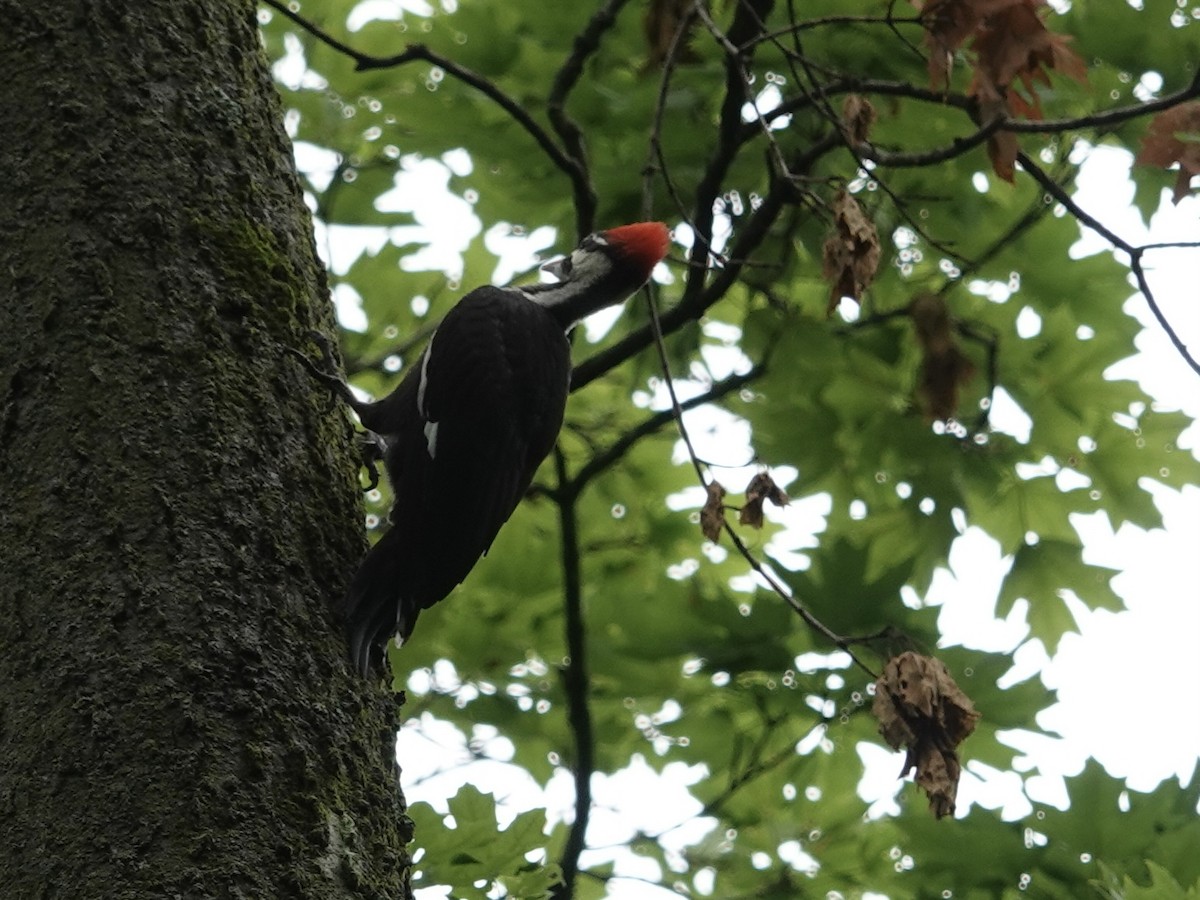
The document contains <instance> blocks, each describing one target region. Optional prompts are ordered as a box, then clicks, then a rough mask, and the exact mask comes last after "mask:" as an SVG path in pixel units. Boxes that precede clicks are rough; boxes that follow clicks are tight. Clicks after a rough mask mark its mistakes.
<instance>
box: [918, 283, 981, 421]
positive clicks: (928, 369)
mask: <svg viewBox="0 0 1200 900" xmlns="http://www.w3.org/2000/svg"><path fill="white" fill-rule="evenodd" d="M908 315H909V317H910V318H911V319H912V321H913V326H914V328H915V331H916V335H917V342H918V343H919V344H920V345H921V352H922V358H921V377H920V380H919V382H918V385H917V389H918V391H919V392H920V394H921V397H922V399H923V400H924V401H925V411H926V413H927V414H928V415H929V417H930V418H931V419H941V420H943V421H944V420H946V419H951V418H953V417H954V414H955V412H957V410H958V394H959V389H960V388H961V387H962V386H963V385H965V384H966V383H967V382H969V381H970V380H971V379H972V378H973V377H974V375H975V364H974V363H972V362H971V360H970V359H968V358H967V356H966V354H964V353H963V352H962V349H961V347H960V346H959V342H958V335H957V334H956V333H955V330H954V321H953V319H952V318H951V317H950V310H949V309H947V307H946V301H945V300H944V299H943V298H942V297H941V296H939V295H938V294H918V295H917V296H916V297H914V298H913V301H912V303H910V304H909V305H908Z"/></svg>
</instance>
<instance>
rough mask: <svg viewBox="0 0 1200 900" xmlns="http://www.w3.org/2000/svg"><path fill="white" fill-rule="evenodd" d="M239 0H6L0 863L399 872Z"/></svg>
mask: <svg viewBox="0 0 1200 900" xmlns="http://www.w3.org/2000/svg"><path fill="white" fill-rule="evenodd" d="M254 16H255V11H254V6H253V4H252V3H250V2H246V0H203V2H200V0H197V2H188V3H180V2H178V0H143V2H140V3H124V2H119V0H90V2H89V0H74V2H67V0H62V2H49V0H43V2H38V3H28V2H27V0H0V23H2V24H0V78H2V79H3V87H2V88H0V126H2V127H3V134H2V135H0V885H3V887H2V888H0V893H2V894H3V896H4V897H6V898H7V897H12V898H25V897H70V898H114V897H115V898H124V897H139V898H141V897H156V898H157V897H168V898H169V897H184V898H191V897H247V898H256V900H258V898H266V897H313V898H321V900H328V898H342V897H388V898H393V897H403V896H407V894H408V893H409V892H408V888H407V874H408V857H407V855H406V854H405V851H404V847H403V843H404V841H405V840H407V838H408V837H409V833H408V832H409V830H410V828H409V825H408V821H407V819H406V818H405V817H404V810H403V798H402V797H401V795H400V793H399V789H398V786H397V782H396V779H395V777H394V773H393V771H392V769H393V762H392V757H393V753H394V749H393V748H394V726H395V711H394V708H393V704H394V699H393V698H392V697H391V696H390V695H389V694H387V693H385V692H383V691H380V690H378V689H377V688H373V687H372V686H369V685H366V684H365V683H363V682H362V681H361V680H359V679H357V678H355V677H354V676H353V675H352V673H351V672H350V667H349V665H348V663H347V660H346V658H345V653H346V650H345V644H344V642H343V639H342V637H341V633H340V628H339V626H338V624H337V623H336V622H335V621H334V618H333V616H332V615H331V614H330V612H329V607H330V602H331V601H332V600H333V599H334V598H336V597H337V596H338V595H339V593H340V592H341V591H342V589H343V587H344V584H345V581H346V578H347V576H348V573H349V571H350V570H351V568H352V566H353V565H354V562H355V560H356V559H357V557H358V556H359V554H360V553H361V551H362V529H361V524H360V522H361V506H360V503H359V499H358V496H357V493H358V486H357V484H356V482H355V479H354V475H353V473H354V471H355V465H354V461H353V459H352V458H351V454H352V447H351V444H350V442H349V441H348V439H347V429H346V425H345V421H344V419H343V417H342V416H341V415H340V413H339V412H338V411H336V410H335V409H333V408H331V405H330V404H329V403H328V401H327V398H326V395H325V392H324V391H323V390H322V389H321V388H320V387H318V386H316V385H314V384H313V383H312V380H311V378H310V377H309V375H308V373H307V372H306V371H305V370H304V369H303V368H302V367H301V366H300V365H298V363H297V361H296V360H295V359H293V358H291V357H290V356H288V355H287V353H286V352H285V348H287V347H298V348H304V347H306V345H307V342H306V340H305V337H304V335H305V332H306V331H307V330H308V329H310V328H324V329H329V328H330V325H331V319H330V306H329V303H328V299H327V294H326V290H325V283H324V278H323V274H322V272H321V269H320V267H319V265H318V263H317V262H316V260H315V257H314V253H313V241H312V233H311V225H310V220H309V215H308V212H307V210H306V209H305V207H304V205H303V202H302V199H301V197H300V195H299V191H298V189H297V184H296V178H295V172H294V168H293V164H292V156H291V147H290V145H289V142H288V140H287V138H286V136H285V135H284V133H283V131H282V127H281V124H280V109H279V103H278V98H277V96H276V94H275V90H274V87H273V86H272V84H271V82H270V79H269V75H268V71H267V66H266V62H265V60H264V58H263V55H262V53H261V50H260V45H259V38H258V35H257V32H256V23H255V17H254Z"/></svg>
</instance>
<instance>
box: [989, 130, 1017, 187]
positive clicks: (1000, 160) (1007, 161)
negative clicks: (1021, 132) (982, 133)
mask: <svg viewBox="0 0 1200 900" xmlns="http://www.w3.org/2000/svg"><path fill="white" fill-rule="evenodd" d="M1020 152H1021V145H1020V144H1019V143H1018V142H1017V136H1016V135H1015V134H1013V133H1012V132H1011V131H997V132H996V133H995V134H993V135H992V136H991V137H990V138H988V142H987V153H988V159H989V160H991V162H992V170H993V171H994V172H995V173H996V174H997V175H998V176H1000V177H1001V178H1003V179H1004V180H1005V181H1007V182H1008V183H1009V184H1012V183H1013V178H1014V177H1015V175H1016V171H1017V154H1018V153H1020Z"/></svg>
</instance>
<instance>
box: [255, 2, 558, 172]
mask: <svg viewBox="0 0 1200 900" xmlns="http://www.w3.org/2000/svg"><path fill="white" fill-rule="evenodd" d="M262 2H263V3H264V4H266V5H267V6H269V7H271V8H272V9H274V10H276V11H277V12H278V13H279V14H280V15H282V16H284V17H286V18H288V19H290V20H291V21H293V22H295V23H296V24H297V25H299V26H300V27H301V28H302V29H304V30H305V31H307V32H308V33H309V34H311V35H312V36H313V37H315V38H316V39H317V40H319V41H321V43H323V44H325V45H327V46H329V47H332V48H333V49H334V50H336V51H338V52H339V53H341V54H343V55H344V56H347V57H349V58H350V59H352V60H354V68H355V70H356V71H359V72H364V71H368V70H371V69H390V68H394V67H397V66H402V65H404V64H406V63H410V62H414V61H418V60H419V61H424V62H427V63H431V64H432V65H435V66H437V67H438V68H440V69H442V70H443V71H444V72H446V74H447V75H450V76H452V77H453V78H456V79H458V80H459V81H461V82H462V83H463V84H467V85H470V86H471V87H473V88H475V89H476V90H477V91H479V92H480V93H481V94H483V95H484V96H486V97H487V98H488V99H490V100H492V101H493V102H494V103H495V104H496V105H497V106H499V107H500V108H501V109H503V110H504V111H505V112H506V113H508V114H509V115H510V116H512V118H513V120H514V121H516V123H517V124H518V125H520V126H521V127H522V128H523V129H525V132H526V133H527V134H528V135H529V136H530V137H532V138H533V139H534V141H535V142H537V145H538V146H539V147H541V148H542V150H543V152H545V154H546V155H547V156H548V157H550V161H551V162H552V163H554V165H555V167H556V168H558V169H559V170H560V171H562V172H564V173H565V174H566V175H567V177H568V178H570V179H571V183H572V184H575V182H576V179H577V178H578V177H579V173H578V170H577V168H576V166H575V164H574V161H573V160H572V159H571V158H570V157H569V156H567V155H566V154H565V153H563V151H562V149H561V148H560V147H559V146H558V145H557V144H556V143H554V139H553V138H552V137H550V134H549V133H548V132H547V131H546V130H545V129H544V128H542V126H541V125H539V124H538V123H537V122H535V121H534V119H533V117H532V116H530V115H529V113H527V112H526V111H525V110H524V108H523V107H522V106H521V105H520V104H519V103H517V101H516V100H514V99H513V98H512V97H510V96H509V95H508V94H506V93H504V91H502V90H500V88H499V87H497V86H496V85H495V84H493V83H492V82H491V81H489V80H488V79H486V78H484V77H483V76H482V75H479V74H477V73H476V72H472V71H471V70H470V69H468V68H466V67H465V66H460V65H459V64H458V63H456V62H454V61H453V60H451V59H449V58H448V57H445V56H442V55H441V54H440V53H435V52H434V51H432V50H430V49H429V48H428V47H426V46H425V45H424V44H407V45H406V46H405V49H404V52H403V53H398V54H396V55H395V56H386V57H385V56H371V55H370V54H367V53H361V52H359V51H358V50H355V49H354V48H353V47H351V46H349V45H348V44H344V43H342V42H341V41H339V40H337V39H336V38H334V37H332V36H331V35H329V34H327V33H326V32H324V31H322V30H321V29H320V28H318V27H317V26H316V25H314V24H313V23H312V22H309V21H308V20H307V19H305V18H304V17H303V16H301V15H299V14H298V13H294V12H292V11H291V10H290V9H288V7H287V5H286V4H285V3H283V2H282V0H262Z"/></svg>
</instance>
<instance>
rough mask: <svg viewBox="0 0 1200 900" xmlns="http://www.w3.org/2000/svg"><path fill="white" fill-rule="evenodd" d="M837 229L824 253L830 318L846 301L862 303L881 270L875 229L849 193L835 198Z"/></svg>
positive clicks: (842, 193) (844, 192) (840, 192)
mask: <svg viewBox="0 0 1200 900" xmlns="http://www.w3.org/2000/svg"><path fill="white" fill-rule="evenodd" d="M833 227H834V232H833V234H831V235H830V236H829V237H828V238H827V239H826V240H825V246H824V248H823V253H822V262H823V266H822V274H823V275H824V277H825V278H827V279H828V280H829V282H830V287H829V306H828V308H827V309H826V314H827V315H832V314H833V311H834V310H835V309H837V305H838V303H839V301H841V299H842V298H843V297H853V298H854V299H855V300H859V299H861V298H862V294H863V291H864V290H866V288H867V286H868V285H870V283H871V281H872V280H874V278H875V271H876V270H877V269H878V268H879V236H878V235H877V234H876V232H875V226H874V224H872V222H871V220H870V219H868V218H867V215H866V213H864V212H863V210H862V207H861V206H859V205H858V201H857V200H855V199H854V198H853V197H852V196H850V194H848V193H847V192H846V191H839V192H838V195H837V197H835V198H834V201H833Z"/></svg>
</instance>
